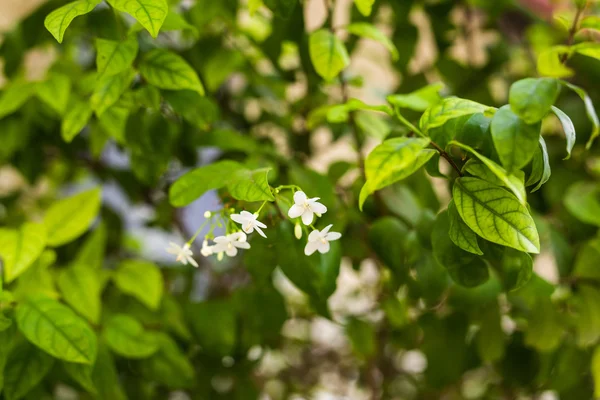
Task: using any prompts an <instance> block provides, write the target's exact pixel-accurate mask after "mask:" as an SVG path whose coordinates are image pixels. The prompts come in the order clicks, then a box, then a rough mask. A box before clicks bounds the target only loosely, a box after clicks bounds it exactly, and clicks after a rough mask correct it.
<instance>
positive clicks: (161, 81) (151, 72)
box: [139, 49, 204, 96]
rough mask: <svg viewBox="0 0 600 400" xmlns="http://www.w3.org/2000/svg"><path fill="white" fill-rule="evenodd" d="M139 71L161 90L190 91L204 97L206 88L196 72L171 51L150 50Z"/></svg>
mask: <svg viewBox="0 0 600 400" xmlns="http://www.w3.org/2000/svg"><path fill="white" fill-rule="evenodd" d="M139 70H140V73H141V74H142V76H143V77H144V79H146V81H148V83H150V84H152V85H154V86H156V87H158V88H160V89H168V90H183V89H189V90H193V91H195V92H198V94H200V95H201V96H204V87H203V86H202V83H201V82H200V78H198V74H196V71H194V69H193V68H192V67H191V66H190V65H189V64H188V63H187V62H186V61H185V60H184V59H183V58H182V57H181V56H179V55H177V54H175V53H173V52H171V51H168V50H163V49H154V50H150V51H149V52H148V53H146V54H145V55H144V57H143V58H142V62H141V63H140V65H139Z"/></svg>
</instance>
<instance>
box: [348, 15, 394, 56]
mask: <svg viewBox="0 0 600 400" xmlns="http://www.w3.org/2000/svg"><path fill="white" fill-rule="evenodd" d="M346 30H347V31H348V32H350V33H352V34H354V35H356V36H360V37H363V38H367V39H372V40H375V41H377V42H379V43H381V44H382V45H384V46H385V48H386V49H387V50H388V51H389V52H390V54H391V55H392V59H393V60H397V59H398V58H399V57H400V55H399V54H398V49H397V48H396V46H395V45H394V43H393V42H392V41H391V40H390V38H388V37H387V36H386V35H385V34H384V33H383V32H381V31H380V30H379V29H377V28H376V27H375V26H374V25H372V24H369V23H367V22H355V23H353V24H350V25H348V26H347V27H346Z"/></svg>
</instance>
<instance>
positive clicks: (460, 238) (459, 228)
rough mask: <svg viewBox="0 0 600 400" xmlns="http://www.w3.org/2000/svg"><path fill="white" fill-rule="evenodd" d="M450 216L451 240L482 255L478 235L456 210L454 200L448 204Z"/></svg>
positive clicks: (449, 234)
mask: <svg viewBox="0 0 600 400" xmlns="http://www.w3.org/2000/svg"><path fill="white" fill-rule="evenodd" d="M448 218H449V219H450V230H449V231H448V236H449V237H450V240H452V242H454V244H455V245H457V246H458V247H460V248H461V249H463V250H464V251H468V252H469V253H473V254H477V255H482V254H483V251H481V249H480V248H479V243H477V235H476V234H475V232H473V230H472V229H471V228H469V226H468V225H467V224H465V222H464V221H463V220H462V218H461V217H460V215H459V214H458V211H456V206H455V205H454V201H450V204H448Z"/></svg>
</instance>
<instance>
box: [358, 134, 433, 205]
mask: <svg viewBox="0 0 600 400" xmlns="http://www.w3.org/2000/svg"><path fill="white" fill-rule="evenodd" d="M428 145H429V139H422V138H405V137H401V138H394V139H390V140H386V141H385V142H383V143H382V144H380V145H379V146H377V147H375V148H374V149H373V151H372V152H371V153H370V154H369V155H368V156H367V159H366V160H365V174H366V177H367V182H366V183H365V185H364V186H363V188H362V189H361V191H360V198H359V201H358V204H359V207H360V208H361V210H362V206H363V204H364V202H365V200H366V199H367V197H368V196H369V195H370V194H371V193H373V192H375V191H376V190H379V189H382V188H383V187H385V186H388V185H391V184H392V183H394V182H397V181H399V180H402V179H404V178H406V177H408V176H409V175H412V174H413V173H414V172H415V171H417V170H418V169H419V168H420V167H422V166H423V165H424V164H425V163H426V162H427V161H429V159H430V158H431V157H432V156H433V154H434V153H435V151H434V150H426V149H425V147H427V146H428Z"/></svg>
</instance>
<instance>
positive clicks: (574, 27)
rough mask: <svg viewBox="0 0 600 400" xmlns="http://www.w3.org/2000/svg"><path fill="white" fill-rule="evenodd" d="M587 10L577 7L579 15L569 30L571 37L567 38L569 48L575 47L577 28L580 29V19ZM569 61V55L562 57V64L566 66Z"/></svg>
mask: <svg viewBox="0 0 600 400" xmlns="http://www.w3.org/2000/svg"><path fill="white" fill-rule="evenodd" d="M584 10H585V6H582V7H577V13H576V14H575V18H574V19H573V24H571V28H570V29H569V37H568V38H567V46H569V47H571V46H572V45H573V41H574V40H575V34H576V33H577V28H578V27H579V19H580V18H581V16H582V15H583V11H584ZM568 59H569V55H568V54H567V53H565V54H563V55H562V56H561V60H560V62H561V63H563V64H565V63H566V62H567V60H568Z"/></svg>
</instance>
